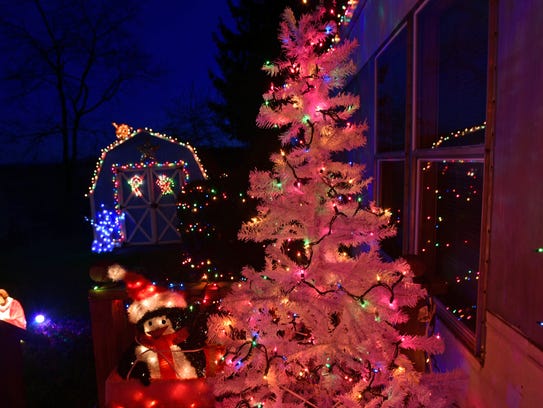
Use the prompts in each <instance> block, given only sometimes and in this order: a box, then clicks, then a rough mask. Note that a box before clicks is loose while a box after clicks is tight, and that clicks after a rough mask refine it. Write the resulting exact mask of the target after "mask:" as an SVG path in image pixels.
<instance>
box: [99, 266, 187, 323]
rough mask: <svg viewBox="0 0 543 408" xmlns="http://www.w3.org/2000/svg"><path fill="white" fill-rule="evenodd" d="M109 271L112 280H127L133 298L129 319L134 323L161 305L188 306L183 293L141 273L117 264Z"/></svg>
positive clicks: (129, 292)
mask: <svg viewBox="0 0 543 408" xmlns="http://www.w3.org/2000/svg"><path fill="white" fill-rule="evenodd" d="M107 272H108V276H109V277H110V278H111V280H113V281H121V280H124V281H125V283H126V291H127V293H128V296H129V297H130V298H131V299H132V300H133V302H132V303H131V304H130V306H129V307H128V320H130V322H132V323H134V324H135V323H138V322H139V321H140V320H141V319H142V318H143V316H144V315H145V314H146V313H147V312H152V311H153V310H157V309H159V308H161V307H168V308H171V307H181V308H184V307H187V302H186V300H185V297H184V296H183V295H182V294H181V293H179V292H174V291H171V290H168V289H166V288H164V287H161V286H157V285H155V284H154V283H152V282H151V281H150V280H148V279H146V278H145V277H144V276H142V275H140V274H139V273H135V272H129V271H127V270H126V269H124V268H123V267H122V266H120V265H117V264H115V265H111V266H110V267H109V268H108V271H107Z"/></svg>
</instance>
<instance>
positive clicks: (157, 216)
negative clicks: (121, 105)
mask: <svg viewBox="0 0 543 408" xmlns="http://www.w3.org/2000/svg"><path fill="white" fill-rule="evenodd" d="M113 125H114V126H115V134H116V136H117V139H116V140H115V142H113V143H111V144H110V145H109V146H107V147H106V148H104V149H102V150H101V155H100V158H99V159H98V162H97V163H96V168H95V170H94V174H93V176H92V180H91V185H90V187H89V192H88V194H87V196H88V198H89V200H90V208H91V220H90V222H91V224H92V226H93V230H94V240H93V244H92V251H93V252H109V251H112V250H113V249H114V248H115V247H119V246H128V245H154V244H162V243H172V242H180V236H179V231H178V229H177V224H178V222H177V197H178V193H179V191H180V190H181V188H182V186H183V185H184V184H186V183H188V182H190V181H195V180H202V179H206V178H207V174H206V171H205V169H204V167H203V166H202V164H201V162H200V159H199V158H198V155H197V154H196V150H195V149H194V148H193V147H192V146H190V145H189V144H188V143H183V142H180V141H178V140H176V139H174V138H173V137H170V136H167V135H164V134H161V133H157V132H153V131H152V130H150V129H147V128H145V129H138V130H134V129H133V128H131V127H130V126H128V125H126V124H121V125H117V124H116V123H113Z"/></svg>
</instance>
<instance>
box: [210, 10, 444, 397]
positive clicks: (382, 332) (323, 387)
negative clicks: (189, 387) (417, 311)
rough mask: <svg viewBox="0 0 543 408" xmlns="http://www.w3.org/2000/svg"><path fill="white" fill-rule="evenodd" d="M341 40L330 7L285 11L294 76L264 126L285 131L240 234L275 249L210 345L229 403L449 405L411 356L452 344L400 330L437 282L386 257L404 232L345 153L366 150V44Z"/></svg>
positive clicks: (254, 176) (257, 182)
mask: <svg viewBox="0 0 543 408" xmlns="http://www.w3.org/2000/svg"><path fill="white" fill-rule="evenodd" d="M334 38H337V28H336V25H335V23H334V22H331V21H330V22H328V21H326V15H325V13H324V11H322V10H319V11H317V12H315V13H313V14H307V15H304V16H302V17H301V18H300V19H299V20H298V21H297V20H296V18H295V16H294V15H293V13H292V11H290V10H289V9H287V10H286V11H285V12H284V15H283V21H282V23H281V25H280V30H279V39H280V41H281V44H282V47H283V51H284V53H283V56H282V58H281V60H279V61H277V62H275V63H273V64H271V63H269V64H266V65H265V66H264V69H265V70H267V71H268V72H269V73H270V74H271V75H272V76H275V77H277V78H284V84H283V85H281V86H273V85H272V87H271V89H270V90H269V91H268V92H267V93H265V94H264V103H263V105H262V107H261V110H260V113H259V116H258V118H257V123H258V124H259V126H262V127H278V128H280V129H282V131H283V132H282V133H281V136H280V138H281V142H282V145H283V150H282V151H281V152H280V153H277V154H273V155H272V156H271V160H272V163H273V169H272V170H271V171H253V172H252V173H251V176H250V184H251V186H250V189H249V194H250V195H252V196H254V197H256V198H257V199H258V200H259V202H260V205H259V207H258V215H257V216H256V217H254V218H253V219H251V220H250V221H248V222H246V223H244V224H243V225H242V228H241V230H240V232H239V237H240V239H243V240H253V241H256V242H262V244H263V245H265V248H266V262H265V267H264V269H263V270H261V271H256V270H254V269H252V268H249V267H247V268H245V269H244V270H243V275H244V277H245V279H244V280H242V281H241V282H240V283H239V284H236V285H234V287H233V288H232V291H231V293H230V294H228V295H227V296H226V297H225V298H224V299H223V302H222V310H223V313H221V314H218V315H215V316H211V317H210V319H209V337H210V341H211V342H216V343H220V344H222V345H224V347H225V350H226V352H225V355H224V364H225V368H224V372H223V374H222V375H221V376H218V377H216V378H214V379H213V381H214V384H213V386H214V390H215V395H216V398H217V401H218V404H221V405H222V406H225V407H336V406H341V407H361V406H365V407H403V406H408V407H420V406H426V407H439V406H443V405H444V404H445V399H444V398H441V397H438V395H436V394H437V393H432V392H431V390H430V388H429V386H428V385H427V384H426V382H425V381H424V373H422V372H419V371H416V370H415V368H414V366H413V363H412V361H411V360H410V359H409V358H408V357H407V356H406V353H404V352H403V351H404V350H408V349H410V350H420V351H422V352H425V353H428V354H435V353H438V352H441V351H442V350H443V343H442V341H441V340H440V339H439V336H417V335H410V334H408V333H402V332H401V331H400V329H399V327H400V326H401V325H402V324H405V323H406V322H407V320H408V319H409V312H410V311H412V310H413V309H412V308H414V307H415V306H416V305H417V302H418V301H419V300H420V299H421V298H424V297H425V296H427V294H426V291H425V290H424V289H423V288H421V287H420V286H419V285H418V284H415V283H413V280H412V272H411V270H410V268H409V266H408V264H407V263H406V262H404V261H403V260H396V261H386V260H385V259H384V258H383V256H382V252H381V248H380V244H379V242H380V240H382V239H384V238H387V237H390V236H393V235H394V234H395V231H394V229H393V228H392V227H391V226H390V224H389V216H390V214H389V213H388V212H387V211H386V210H381V209H379V208H377V207H375V206H374V205H372V204H370V203H368V204H367V205H365V204H364V202H363V200H361V197H362V193H363V191H364V189H365V188H366V187H367V185H368V183H369V182H370V180H369V179H367V178H365V176H364V166H363V165H360V164H353V163H345V162H342V161H339V160H336V159H335V157H336V156H337V154H338V153H339V152H341V151H344V150H352V149H356V148H360V147H362V146H363V145H364V143H365V137H364V132H365V131H366V128H367V126H366V124H365V123H364V124H356V123H351V122H350V121H349V120H350V119H351V118H352V115H353V114H354V113H355V112H356V110H357V109H358V105H359V98H358V97H356V96H353V95H351V94H349V93H345V92H344V91H343V89H344V87H345V84H346V79H347V78H348V77H349V76H351V75H352V74H353V73H354V72H355V65H354V64H353V62H352V61H351V60H350V55H351V53H352V52H353V50H354V48H355V47H356V44H355V42H348V41H345V42H342V43H336V42H335V41H334V40H333V39H334ZM331 39H332V40H331ZM331 44H333V46H331Z"/></svg>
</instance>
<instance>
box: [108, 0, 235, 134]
mask: <svg viewBox="0 0 543 408" xmlns="http://www.w3.org/2000/svg"><path fill="white" fill-rule="evenodd" d="M142 12H143V15H142V16H141V22H138V23H137V24H138V25H139V24H141V26H140V27H141V28H138V31H139V32H140V35H141V41H142V44H143V46H144V47H145V48H146V49H147V50H148V52H149V53H150V55H152V56H153V58H154V60H155V62H157V63H159V64H160V65H161V66H162V67H163V68H165V69H166V70H167V71H168V72H167V74H166V75H165V76H164V78H161V80H160V82H157V83H141V85H140V86H139V87H137V88H133V89H132V90H131V92H130V93H133V99H134V102H130V101H129V100H128V101H125V100H124V99H123V100H122V101H120V102H119V104H118V111H117V114H118V119H117V121H120V122H126V123H128V124H130V125H131V126H133V127H151V128H152V127H153V123H156V122H159V119H160V118H161V109H160V107H161V106H162V105H163V103H164V102H165V101H169V100H171V99H172V98H178V97H180V96H184V95H185V94H186V93H187V92H188V91H189V89H190V87H191V84H192V83H194V86H195V89H197V90H198V91H199V93H200V94H203V95H206V94H208V93H209V94H212V93H213V92H214V90H213V88H212V85H211V83H210V81H209V78H208V70H209V69H210V68H213V69H214V67H216V65H215V59H214V55H215V54H216V48H215V44H214V43H213V41H212V38H211V36H212V32H213V31H217V25H218V22H219V16H222V18H223V19H224V20H225V21H228V20H229V19H230V14H229V11H228V7H227V5H226V0H211V1H205V2H204V1H188V0H160V1H154V2H148V3H147V4H146V6H145V7H143V9H142ZM126 99H130V98H126ZM142 99H145V100H146V102H145V103H137V102H135V101H138V100H142Z"/></svg>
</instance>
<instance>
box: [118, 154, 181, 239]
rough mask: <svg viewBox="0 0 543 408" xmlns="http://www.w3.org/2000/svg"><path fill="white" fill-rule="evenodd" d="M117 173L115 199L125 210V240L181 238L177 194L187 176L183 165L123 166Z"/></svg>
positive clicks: (121, 208) (123, 211)
mask: <svg viewBox="0 0 543 408" xmlns="http://www.w3.org/2000/svg"><path fill="white" fill-rule="evenodd" d="M116 174H117V176H116V185H117V197H116V201H117V203H118V206H119V208H120V210H121V211H122V213H123V214H124V225H123V235H124V243H125V244H127V245H145V244H161V243H173V242H179V240H180V235H179V231H178V230H177V224H178V221H177V194H178V193H179V190H180V188H181V186H182V185H183V183H185V180H186V177H185V176H186V173H185V171H184V168H183V166H181V165H180V166H175V167H166V166H149V167H141V168H125V167H123V168H118V169H117V170H116Z"/></svg>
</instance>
